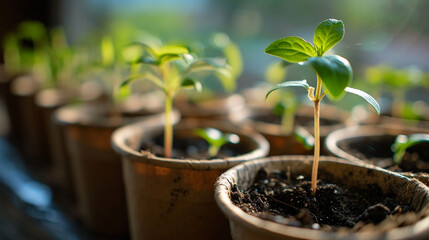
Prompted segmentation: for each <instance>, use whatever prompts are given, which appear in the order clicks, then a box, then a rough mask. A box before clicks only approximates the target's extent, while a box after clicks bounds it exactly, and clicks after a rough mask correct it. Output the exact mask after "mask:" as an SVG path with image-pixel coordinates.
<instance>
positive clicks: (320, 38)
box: [265, 19, 380, 195]
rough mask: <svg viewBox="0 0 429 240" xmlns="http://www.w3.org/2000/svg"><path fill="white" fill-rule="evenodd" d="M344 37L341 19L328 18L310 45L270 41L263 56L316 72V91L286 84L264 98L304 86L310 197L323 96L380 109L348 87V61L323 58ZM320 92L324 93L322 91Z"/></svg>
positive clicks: (294, 83) (302, 82) (295, 39)
mask: <svg viewBox="0 0 429 240" xmlns="http://www.w3.org/2000/svg"><path fill="white" fill-rule="evenodd" d="M343 37H344V24H343V22H342V21H341V20H336V19H328V20H325V21H322V22H321V23H320V24H319V25H318V26H317V28H316V31H315V33H314V40H313V43H314V44H311V43H310V42H307V41H306V40H304V39H302V38H300V37H286V38H282V39H279V40H277V41H274V42H272V43H271V44H270V45H269V46H268V47H267V48H266V49H265V53H267V54H271V55H274V56H276V57H279V58H281V59H283V60H285V61H287V62H291V63H301V64H309V65H310V66H311V67H312V68H313V69H314V71H315V72H316V77H317V79H316V80H317V85H316V88H314V87H311V86H310V85H309V84H308V83H307V81H306V80H300V81H286V82H283V83H280V84H278V85H277V86H275V87H274V88H272V89H271V90H270V91H269V92H268V93H267V95H266V98H267V97H268V96H269V95H270V94H271V93H272V92H273V91H276V90H278V89H280V88H286V87H304V88H305V89H306V90H307V92H308V98H309V99H310V100H311V101H312V102H313V104H314V138H315V145H314V161H313V169H312V176H311V188H312V194H313V195H315V194H316V188H317V170H318V165H319V156H320V109H319V108H320V101H321V100H322V99H323V97H324V96H325V95H328V96H329V97H330V98H331V99H333V100H339V99H341V98H342V97H343V95H344V94H345V93H346V92H348V93H353V94H356V95H358V96H360V97H362V98H363V99H365V100H366V101H367V102H368V103H369V104H370V105H371V106H372V107H373V108H374V109H375V111H376V112H377V114H380V106H379V105H378V103H377V101H376V100H375V99H374V98H373V97H371V96H370V95H369V94H367V93H365V92H363V91H361V90H358V89H354V88H350V87H349V85H350V84H351V81H352V68H351V66H350V63H349V61H347V59H345V58H343V57H341V56H338V55H329V56H325V53H326V52H327V51H328V50H330V49H331V48H332V47H334V46H335V45H336V44H337V43H338V42H339V41H340V40H341V39H342V38H343ZM322 89H323V91H322Z"/></svg>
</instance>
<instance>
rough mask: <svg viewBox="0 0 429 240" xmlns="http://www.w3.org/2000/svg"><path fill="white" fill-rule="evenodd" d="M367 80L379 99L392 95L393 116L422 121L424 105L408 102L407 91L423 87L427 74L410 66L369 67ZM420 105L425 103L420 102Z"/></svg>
mask: <svg viewBox="0 0 429 240" xmlns="http://www.w3.org/2000/svg"><path fill="white" fill-rule="evenodd" d="M365 75H366V79H367V80H368V82H369V83H370V85H371V88H372V89H373V90H374V89H376V91H377V95H379V96H378V97H381V96H382V94H383V93H391V94H392V102H391V107H390V109H391V114H392V116H395V117H401V118H406V119H417V120H419V119H421V118H422V115H423V111H424V110H423V109H421V108H420V109H419V106H422V105H424V104H420V105H419V104H416V103H419V102H415V103H410V102H407V101H406V94H407V91H409V90H411V89H412V88H413V87H423V85H424V84H425V78H426V74H425V73H424V72H423V71H422V70H420V69H419V68H417V67H414V66H410V67H406V68H402V69H396V68H394V67H392V66H388V65H380V66H374V67H369V68H368V69H366V74H365ZM420 103H423V102H422V101H420Z"/></svg>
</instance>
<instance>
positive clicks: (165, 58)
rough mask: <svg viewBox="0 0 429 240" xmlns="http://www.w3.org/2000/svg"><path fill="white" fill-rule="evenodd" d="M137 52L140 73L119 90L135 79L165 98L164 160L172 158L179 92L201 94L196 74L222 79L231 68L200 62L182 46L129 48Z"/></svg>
mask: <svg viewBox="0 0 429 240" xmlns="http://www.w3.org/2000/svg"><path fill="white" fill-rule="evenodd" d="M130 47H133V48H135V50H138V51H140V54H139V55H140V56H139V57H138V58H137V59H136V60H135V61H134V62H133V64H134V65H135V64H137V65H135V66H136V69H137V68H139V67H142V68H141V69H140V71H139V73H135V74H134V75H133V76H131V77H130V78H128V79H127V80H125V81H124V82H123V83H122V85H121V87H126V86H128V84H129V83H130V82H131V81H133V80H135V79H146V80H149V81H151V82H152V83H154V84H155V85H156V86H157V87H158V88H160V89H161V90H162V91H163V92H164V94H165V128H164V156H165V157H167V158H168V157H171V152H172V145H173V124H172V119H171V113H172V110H173V99H174V96H175V95H176V93H177V92H178V91H179V90H180V89H182V88H192V89H195V90H196V91H201V89H202V87H201V83H200V81H199V80H198V79H197V78H196V76H195V73H198V72H202V71H205V72H207V71H209V72H212V73H216V74H220V75H222V76H223V77H225V78H228V77H232V74H231V67H230V66H229V65H228V64H226V62H225V60H224V59H217V58H207V59H199V58H198V57H197V56H196V55H193V54H191V53H190V52H189V51H188V49H187V48H185V47H182V46H174V45H165V46H161V47H158V48H156V47H151V46H149V45H147V44H144V43H136V44H133V45H132V46H130Z"/></svg>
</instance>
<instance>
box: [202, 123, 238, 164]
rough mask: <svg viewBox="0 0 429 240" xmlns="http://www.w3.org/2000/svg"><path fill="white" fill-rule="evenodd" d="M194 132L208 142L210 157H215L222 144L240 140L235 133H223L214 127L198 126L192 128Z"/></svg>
mask: <svg viewBox="0 0 429 240" xmlns="http://www.w3.org/2000/svg"><path fill="white" fill-rule="evenodd" d="M194 134H195V135H197V136H199V137H201V138H202V139H204V140H206V142H207V143H208V144H209V150H208V152H209V156H210V157H216V156H217V154H218V153H219V150H220V148H221V147H222V146H223V145H225V144H227V143H233V144H237V143H238V142H240V137H239V136H238V135H237V134H233V133H223V132H221V131H219V130H218V129H215V128H198V129H195V130H194Z"/></svg>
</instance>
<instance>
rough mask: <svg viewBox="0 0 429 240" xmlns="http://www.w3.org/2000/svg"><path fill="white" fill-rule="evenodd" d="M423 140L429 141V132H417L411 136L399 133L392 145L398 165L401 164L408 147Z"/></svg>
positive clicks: (394, 158) (394, 160)
mask: <svg viewBox="0 0 429 240" xmlns="http://www.w3.org/2000/svg"><path fill="white" fill-rule="evenodd" d="M423 142H429V134H422V133H417V134H411V135H409V136H406V135H402V134H400V135H398V136H397V137H396V139H395V142H394V143H393V144H392V147H391V149H392V152H393V162H394V163H395V164H396V165H400V164H401V162H402V159H403V157H404V155H405V153H406V151H407V149H408V148H410V147H412V146H415V145H417V144H419V143H423Z"/></svg>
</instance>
